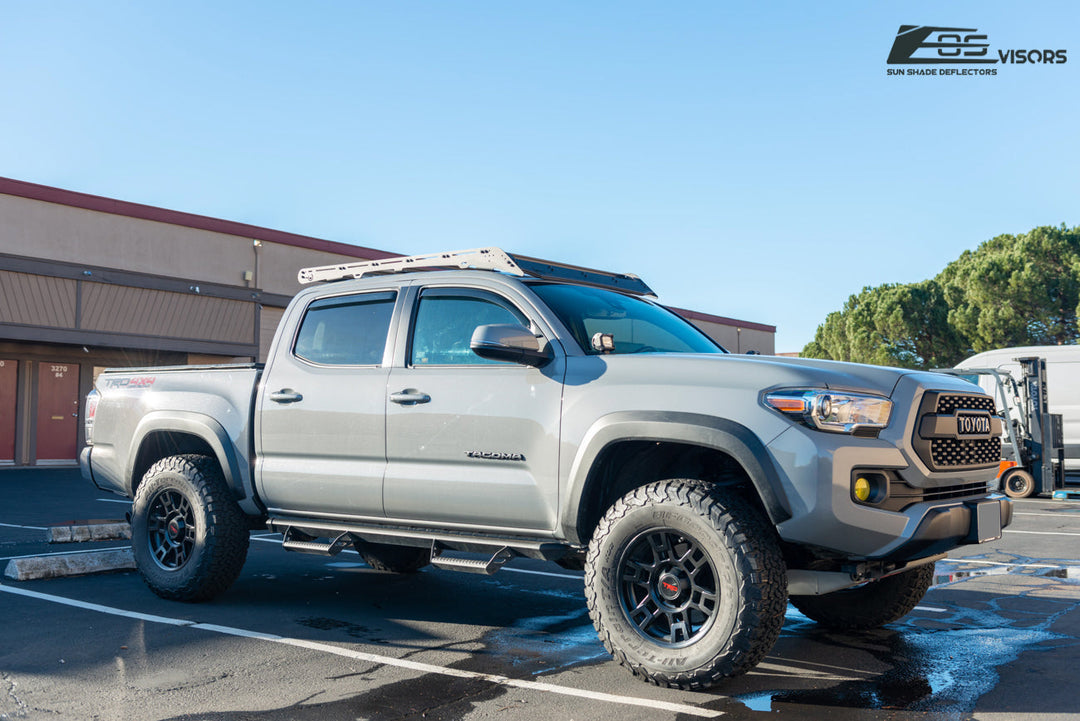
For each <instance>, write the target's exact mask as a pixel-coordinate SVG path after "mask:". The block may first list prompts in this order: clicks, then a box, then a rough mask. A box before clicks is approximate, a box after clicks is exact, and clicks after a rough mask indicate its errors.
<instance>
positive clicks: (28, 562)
mask: <svg viewBox="0 0 1080 721" xmlns="http://www.w3.org/2000/svg"><path fill="white" fill-rule="evenodd" d="M134 568H135V557H134V556H133V555H132V553H131V549H130V548H122V549H119V550H112V551H91V552H89V553H67V554H63V555H59V556H31V557H29V558H13V559H12V560H10V561H8V564H7V568H6V569H4V575H5V576H6V577H8V578H10V579H12V580H13V581H34V580H38V579H43V578H62V577H64V576H83V575H86V574H89V573H106V572H108V571H126V570H130V569H134Z"/></svg>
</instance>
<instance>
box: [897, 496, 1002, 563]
mask: <svg viewBox="0 0 1080 721" xmlns="http://www.w3.org/2000/svg"><path fill="white" fill-rule="evenodd" d="M1012 515H1013V504H1012V502H1011V501H1009V499H1007V498H1006V497H1005V496H1003V495H1001V494H998V493H994V494H991V495H990V496H988V497H986V498H985V499H982V500H977V501H964V502H963V503H958V504H955V505H950V506H937V507H933V508H930V509H927V511H926V513H925V514H924V515H923V517H922V521H921V522H920V523H919V525H918V526H917V527H916V528H915V532H914V533H913V534H912V535H911V537H910V538H909V539H908V540H907V541H906V542H904V543H903V544H901V545H900V546H898V547H896V548H895V549H893V550H892V551H891V552H890V553H888V557H889V560H895V561H910V560H913V559H916V558H923V557H925V556H932V555H934V554H936V553H944V552H946V551H948V550H949V549H951V548H955V547H956V546H964V545H968V544H972V543H986V542H987V541H996V540H997V539H999V538H1001V531H1002V529H1003V528H1005V527H1006V526H1008V525H1009V524H1010V523H1012Z"/></svg>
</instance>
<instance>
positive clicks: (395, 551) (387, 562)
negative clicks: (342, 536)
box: [353, 541, 431, 573]
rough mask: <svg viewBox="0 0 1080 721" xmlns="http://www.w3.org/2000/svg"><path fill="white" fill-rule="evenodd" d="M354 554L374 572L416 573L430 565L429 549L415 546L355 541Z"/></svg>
mask: <svg viewBox="0 0 1080 721" xmlns="http://www.w3.org/2000/svg"><path fill="white" fill-rule="evenodd" d="M353 545H354V546H355V547H356V552H357V553H359V554H360V557H361V558H363V559H364V562H365V563H367V565H369V566H371V567H372V568H374V569H375V570H376V571H389V572H391V573H416V572H417V571H419V570H420V569H421V568H423V567H424V566H426V565H428V564H429V563H431V549H430V548H417V547H415V546H394V545H391V544H389V543H368V542H366V541H357V542H356V543H354V544H353Z"/></svg>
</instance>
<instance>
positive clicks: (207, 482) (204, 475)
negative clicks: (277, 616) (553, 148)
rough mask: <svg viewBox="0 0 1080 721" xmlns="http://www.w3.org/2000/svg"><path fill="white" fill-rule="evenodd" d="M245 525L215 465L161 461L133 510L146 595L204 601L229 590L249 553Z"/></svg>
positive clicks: (187, 459) (196, 459) (185, 459)
mask: <svg viewBox="0 0 1080 721" xmlns="http://www.w3.org/2000/svg"><path fill="white" fill-rule="evenodd" d="M248 525H249V524H248V521H247V517H246V516H245V515H244V514H243V512H242V511H241V510H240V508H239V506H237V505H236V502H235V501H234V500H233V498H232V494H231V493H230V491H229V488H228V486H227V485H226V483H225V479H224V477H223V476H222V474H221V469H220V468H219V467H218V464H217V461H216V460H214V459H212V458H208V457H207V456H200V455H181V456H170V457H168V458H163V459H161V460H160V461H158V462H157V463H155V464H154V465H153V466H151V467H150V470H148V471H147V472H146V475H144V476H143V480H142V483H140V484H139V487H138V490H137V491H136V492H135V502H134V504H133V506H132V509H131V546H132V551H133V553H134V555H135V563H136V565H137V566H138V569H139V573H141V574H142V577H143V580H144V581H146V585H148V586H149V587H150V589H151V590H152V591H153V592H154V593H156V594H157V595H159V596H161V597H162V598H167V599H170V600H175V601H206V600H208V599H211V598H213V597H214V596H217V595H218V594H220V593H222V592H223V591H225V589H227V588H228V587H229V586H230V585H232V583H233V581H235V580H236V577H237V576H239V575H240V569H241V568H243V566H244V560H245V559H246V558H247V550H248Z"/></svg>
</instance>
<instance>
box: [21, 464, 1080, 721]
mask: <svg viewBox="0 0 1080 721" xmlns="http://www.w3.org/2000/svg"><path fill="white" fill-rule="evenodd" d="M121 500H122V499H118V498H116V497H111V496H109V495H108V494H105V493H101V492H99V491H97V489H95V488H93V487H92V486H90V485H89V484H86V483H84V482H83V481H81V479H79V478H78V475H77V472H73V471H70V470H32V471H31V470H26V471H11V470H8V471H0V570H2V568H3V566H4V565H5V564H6V563H7V561H8V560H10V559H11V558H15V557H19V556H27V555H35V554H41V553H59V552H70V551H71V550H72V549H71V548H68V547H64V548H60V547H58V546H56V545H47V544H45V543H43V541H42V538H43V530H42V529H44V528H46V527H49V526H53V525H60V524H64V523H67V522H70V521H74V520H78V521H85V520H111V519H119V518H122V517H123V515H124V512H125V511H126V507H125V504H124V503H122V502H118V501H121ZM124 545H125V543H123V542H107V541H106V542H97V543H92V544H79V550H90V549H96V548H117V547H123V546H124ZM937 576H938V579H937V585H936V586H935V587H934V588H933V589H931V591H930V593H929V594H928V595H927V597H926V598H925V600H924V602H923V603H922V605H920V606H919V608H918V609H916V611H915V612H914V613H912V614H911V615H910V616H909V617H907V618H906V619H904V620H903V621H902V622H901V623H898V624H895V625H893V626H890V627H888V628H886V629H881V630H878V631H874V632H866V633H835V632H827V631H824V630H822V629H820V628H819V627H817V626H816V625H815V624H813V623H812V622H810V621H808V620H807V619H805V618H804V617H802V616H800V615H799V614H798V613H797V612H796V611H795V610H794V609H792V608H790V607H789V610H788V616H787V623H786V625H785V627H784V631H783V635H782V637H781V639H780V642H779V643H778V644H777V645H776V647H775V648H774V650H773V652H772V653H771V654H770V656H769V657H768V658H767V659H766V661H765V662H764V663H763V664H761V666H759V667H758V668H757V669H756V670H755V671H754V672H752V673H751V674H748V675H747V676H744V677H741V678H737V679H732V680H730V681H728V682H726V683H724V684H723V685H721V686H719V687H717V688H716V689H713V690H712V691H710V692H707V693H693V692H682V691H672V690H667V689H658V688H655V687H652V686H649V685H647V684H644V683H641V682H640V681H637V680H635V679H633V678H632V677H631V676H630V675H629V674H628V673H626V672H625V671H623V670H622V669H621V668H620V667H619V666H618V665H617V664H615V663H614V662H613V661H611V659H610V658H609V657H608V656H607V654H606V653H605V652H604V649H603V647H602V646H601V645H600V643H599V641H597V639H596V635H595V633H594V631H593V629H592V625H591V623H590V622H589V618H588V614H587V612H586V610H585V603H584V596H583V593H582V589H581V574H576V573H573V572H570V571H565V570H563V569H561V568H559V567H557V566H555V565H553V564H541V563H535V562H527V561H521V560H516V561H513V562H512V563H511V564H510V566H509V567H508V568H506V569H504V570H503V571H501V572H499V573H498V574H496V575H495V576H491V577H486V576H477V575H470V574H461V573H453V572H448V571H441V570H435V569H431V568H428V569H425V570H423V571H422V572H420V573H418V574H415V575H411V576H395V575H392V574H386V573H381V572H377V571H374V570H372V569H370V568H367V567H366V566H364V564H363V563H362V562H361V561H360V559H359V557H358V556H356V555H355V554H349V553H342V554H341V555H339V556H336V557H334V558H322V557H318V556H304V555H297V554H289V553H286V552H284V551H282V550H281V549H280V548H279V547H278V546H277V544H276V543H275V541H274V537H272V536H270V535H269V534H259V533H255V534H253V540H252V543H251V550H250V552H249V555H248V561H247V564H246V566H245V568H244V572H243V574H242V575H241V577H240V579H239V580H238V582H237V583H236V584H235V585H234V586H233V587H232V588H231V589H230V590H229V591H228V592H227V593H226V594H224V595H223V596H221V597H220V598H218V599H217V600H215V601H213V602H210V603H204V604H195V605H192V604H182V603H174V602H168V601H163V600H161V599H159V598H157V597H156V596H154V595H153V594H152V593H151V592H150V591H149V590H148V589H147V588H146V586H145V585H144V584H143V583H142V580H141V579H140V577H139V576H138V574H137V573H135V572H131V571H123V572H116V573H108V574H99V575H89V576H80V577H71V578H56V579H50V580H37V581H24V582H16V581H12V580H10V579H7V578H2V577H0V719H21V718H28V719H38V718H41V719H45V718H48V719H56V718H72V719H115V718H123V719H132V720H135V719H215V720H217V719H220V720H223V721H240V720H243V719H313V720H314V719H319V720H328V721H334V720H336V719H380V720H382V719H404V718H426V719H480V718H492V719H513V718H518V719H551V718H559V719H575V720H577V721H584V720H588V719H611V718H619V719H620V720H621V721H632V720H636V719H694V718H713V717H719V716H725V717H727V718H732V719H742V718H756V717H759V716H761V717H764V716H766V715H768V716H769V717H776V716H777V715H779V716H782V717H788V718H829V719H847V718H852V719H884V718H889V719H903V718H916V717H918V718H931V719H937V718H941V719H961V718H962V719H967V718H976V719H1017V718H1031V719H1035V718H1038V719H1044V718H1075V716H1076V714H1077V712H1078V711H1080V700H1078V699H1077V697H1076V687H1075V684H1074V682H1073V676H1074V674H1075V669H1077V668H1080V644H1078V639H1080V502H1074V501H1053V500H1048V499H1033V500H1024V501H1020V502H1018V503H1017V505H1016V517H1015V520H1014V523H1013V525H1012V526H1010V527H1009V528H1008V529H1007V530H1006V533H1005V535H1004V537H1003V538H1002V539H1001V540H1000V541H997V542H994V543H991V544H985V545H982V546H969V547H966V548H964V549H961V550H960V551H958V552H954V553H953V554H951V556H950V558H949V559H948V560H947V561H942V562H939V563H938V565H937Z"/></svg>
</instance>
